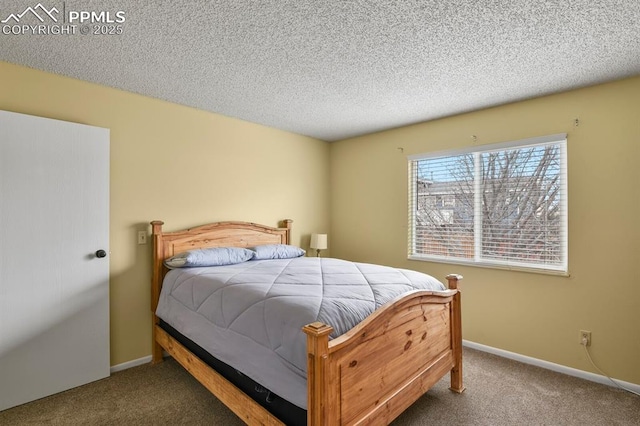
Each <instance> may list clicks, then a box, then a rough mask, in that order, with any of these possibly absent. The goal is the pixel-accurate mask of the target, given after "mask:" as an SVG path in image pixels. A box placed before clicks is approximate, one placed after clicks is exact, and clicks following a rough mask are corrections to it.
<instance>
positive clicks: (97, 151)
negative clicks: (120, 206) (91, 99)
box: [0, 111, 110, 410]
mask: <svg viewBox="0 0 640 426" xmlns="http://www.w3.org/2000/svg"><path fill="white" fill-rule="evenodd" d="M99 250H104V253H97V252H98V251H99ZM108 253H109V130H108V129H102V128H97V127H91V126H85V125H81V124H76V123H69V122H65V121H59V120H51V119H46V118H40V117H34V116H29V115H24V114H16V113H11V112H6V111H0V410H3V409H6V408H9V407H13V406H16V405H19V404H22V403H25V402H29V401H32V400H35V399H38V398H41V397H44V396H47V395H51V394H53V393H57V392H60V391H63V390H66V389H69V388H72V387H75V386H79V385H82V384H85V383H88V382H91V381H94V380H98V379H101V378H104V377H107V376H108V375H109V366H110V359H109V358H110V357H109V257H108V256H106V257H99V255H102V254H108Z"/></svg>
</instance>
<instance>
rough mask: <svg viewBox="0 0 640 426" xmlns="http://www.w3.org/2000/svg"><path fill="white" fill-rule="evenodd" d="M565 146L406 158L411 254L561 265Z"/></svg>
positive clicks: (546, 266)
mask: <svg viewBox="0 0 640 426" xmlns="http://www.w3.org/2000/svg"><path fill="white" fill-rule="evenodd" d="M565 145H566V140H561V141H556V142H553V143H548V142H547V143H543V144H537V145H533V146H522V147H514V148H509V147H507V148H504V149H498V150H496V149H494V150H490V151H476V152H469V153H462V154H459V155H451V156H445V157H433V158H429V157H427V158H424V159H417V160H410V167H411V172H412V174H411V181H412V188H411V192H412V193H411V194H410V201H411V204H412V206H411V209H412V210H411V214H410V220H411V232H412V235H411V240H410V253H409V254H410V256H413V257H423V256H425V257H443V258H448V259H456V260H463V261H464V260H469V261H472V262H481V263H492V264H508V265H516V266H522V267H535V268H543V269H554V270H564V269H566V208H565V206H566V191H565V188H566V169H565V168H564V167H563V164H564V162H563V158H564V149H565V148H564V147H565Z"/></svg>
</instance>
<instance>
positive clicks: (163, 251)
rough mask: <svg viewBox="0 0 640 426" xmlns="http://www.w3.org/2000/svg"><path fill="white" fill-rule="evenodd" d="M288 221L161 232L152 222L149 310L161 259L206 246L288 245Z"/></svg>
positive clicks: (159, 284) (153, 304)
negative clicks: (273, 223) (277, 226)
mask: <svg viewBox="0 0 640 426" xmlns="http://www.w3.org/2000/svg"><path fill="white" fill-rule="evenodd" d="M292 222H293V221H292V220H291V219H285V220H283V221H282V224H281V225H282V227H280V228H272V227H270V226H265V225H259V224H256V223H251V222H215V223H209V224H206V225H202V226H197V227H195V228H189V229H184V230H180V231H173V232H162V225H164V222H162V221H161V220H154V221H153V222H151V237H152V238H153V273H152V278H151V310H152V312H154V313H155V311H156V307H157V306H158V299H159V297H160V289H161V288H162V280H163V279H164V276H165V274H166V273H167V271H168V269H167V267H166V266H164V263H163V262H164V260H165V259H168V258H170V257H171V256H173V255H175V254H178V253H182V252H185V251H187V250H191V249H197V248H207V247H253V246H258V245H262V244H289V243H290V240H291V223H292Z"/></svg>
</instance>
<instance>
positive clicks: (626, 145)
mask: <svg viewBox="0 0 640 426" xmlns="http://www.w3.org/2000/svg"><path fill="white" fill-rule="evenodd" d="M575 118H579V120H580V122H579V126H578V127H574V126H573V121H574V119H575ZM565 132H566V133H568V173H569V269H570V274H571V276H570V277H557V276H549V275H541V274H533V273H522V272H509V271H503V270H497V269H484V268H477V267H463V266H459V265H447V264H438V263H428V262H421V261H409V260H407V259H406V255H407V222H408V221H407V215H408V213H407V158H406V156H407V155H411V154H419V153H425V152H435V151H442V150H450V149H453V148H462V147H467V146H470V145H473V144H474V142H473V139H472V136H473V135H476V136H477V142H476V144H478V145H481V144H491V143H496V142H503V141H509V140H518V139H524V138H529V137H534V136H542V135H549V134H554V133H565ZM399 148H401V149H399ZM639 160H640V77H636V78H631V79H626V80H622V81H617V82H613V83H608V84H603V85H599V86H594V87H590V88H586V89H580V90H575V91H571V92H567V93H562V94H558V95H553V96H546V97H542V98H538V99H533V100H528V101H524V102H518V103H514V104H510V105H505V106H501V107H497V108H491V109H486V110H482V111H477V112H473V113H469V114H464V115H459V116H454V117H450V118H445V119H441V120H435V121H431V122H426V123H422V124H418V125H413V126H408V127H403V128H399V129H394V130H390V131H386V132H381V133H377V134H372V135H367V136H363V137H358V138H353V139H349V140H344V141H340V142H337V143H334V144H332V146H331V234H330V235H331V248H332V255H333V256H335V257H342V258H348V259H352V260H358V261H367V262H376V263H384V264H391V265H394V266H400V267H406V268H411V269H417V270H421V271H424V272H427V273H430V274H432V275H434V276H437V277H439V278H443V277H444V276H445V275H446V274H448V273H452V272H455V273H460V274H463V275H464V277H465V278H464V281H463V283H462V286H461V287H462V291H463V337H464V339H467V340H470V341H473V342H477V343H481V344H484V345H488V346H492V347H496V348H501V349H504V350H507V351H511V352H516V353H519V354H523V355H526V356H530V357H534V358H538V359H542V360H546V361H549V362H553V363H557V364H561V365H565V366H569V367H573V368H577V369H580V370H586V371H593V372H595V371H594V370H593V368H592V367H591V366H590V364H589V362H588V360H587V358H586V355H585V353H584V349H583V347H582V346H581V345H580V344H579V338H578V332H579V330H581V329H582V330H590V331H592V346H591V353H592V355H593V359H594V361H595V362H596V364H597V365H599V366H600V368H602V369H604V371H605V372H607V373H609V374H610V375H612V376H613V377H616V378H619V379H621V380H625V381H628V382H631V383H640V368H639V367H638V360H640V279H638V275H639V274H638V267H640V219H639V218H640V212H639V210H640V167H639V166H638V164H637V162H638V161H639Z"/></svg>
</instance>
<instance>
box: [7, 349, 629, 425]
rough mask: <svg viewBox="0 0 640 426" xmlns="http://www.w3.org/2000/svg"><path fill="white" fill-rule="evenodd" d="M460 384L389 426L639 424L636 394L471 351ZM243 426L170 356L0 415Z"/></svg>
mask: <svg viewBox="0 0 640 426" xmlns="http://www.w3.org/2000/svg"><path fill="white" fill-rule="evenodd" d="M464 382H465V386H466V388H467V389H466V391H465V392H464V393H462V394H455V393H453V392H450V391H449V390H448V389H447V387H448V384H449V383H448V376H446V377H445V379H443V380H441V381H440V382H439V383H437V384H436V386H435V387H434V388H432V389H431V390H430V391H429V392H428V393H427V394H426V395H424V396H423V397H422V398H421V399H419V400H418V401H417V402H416V403H415V404H413V405H412V406H411V407H410V408H409V409H408V410H407V411H405V412H404V413H403V414H402V415H401V416H400V417H398V418H397V419H396V420H395V421H394V422H393V423H392V424H393V425H395V426H410V425H436V424H439V425H487V426H489V425H491V426H496V425H550V426H551V425H576V426H578V425H579V426H584V425H598V426H599V425H607V426H608V425H621V426H622V425H625V426H626V425H634V426H637V425H640V397H638V396H636V395H633V394H630V393H627V392H625V391H623V390H619V389H616V388H613V387H609V386H605V385H601V384H597V383H593V382H589V381H585V380H582V379H578V378H575V377H571V376H567V375H564V374H560V373H555V372H552V371H548V370H545V369H541V368H539V367H534V366H531V365H527V364H522V363H519V362H517V361H513V360H509V359H505V358H501V357H498V356H495V355H491V354H487V353H484V352H480V351H477V350H473V349H469V348H465V349H464ZM6 385H7V384H6V383H0V386H6ZM242 424H243V423H242V422H241V421H240V420H239V419H238V418H237V417H236V416H235V415H234V414H233V413H232V412H231V411H229V410H228V409H227V408H226V407H225V406H223V405H222V404H221V403H220V402H219V401H218V400H217V399H216V398H215V397H213V396H212V395H211V394H209V393H208V392H207V391H206V389H204V387H202V386H201V385H200V384H199V383H198V382H197V381H195V379H193V378H192V377H191V376H189V375H188V374H187V373H186V372H185V371H184V370H183V369H182V367H180V366H179V365H178V364H177V363H176V362H175V361H173V360H172V359H167V360H166V361H165V362H163V363H161V364H159V365H155V366H151V365H142V366H139V367H134V368H130V369H128V370H124V371H120V372H117V373H114V374H113V375H111V377H109V378H107V379H104V380H100V381H97V382H94V383H90V384H88V385H85V386H81V387H78V388H75V389H71V390H69V391H66V392H62V393H59V394H56V395H53V396H50V397H47V398H43V399H40V400H38V401H34V402H31V403H28V404H24V405H21V406H18V407H14V408H11V409H8V410H5V411H2V412H0V425H224V426H235V425H242Z"/></svg>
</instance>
